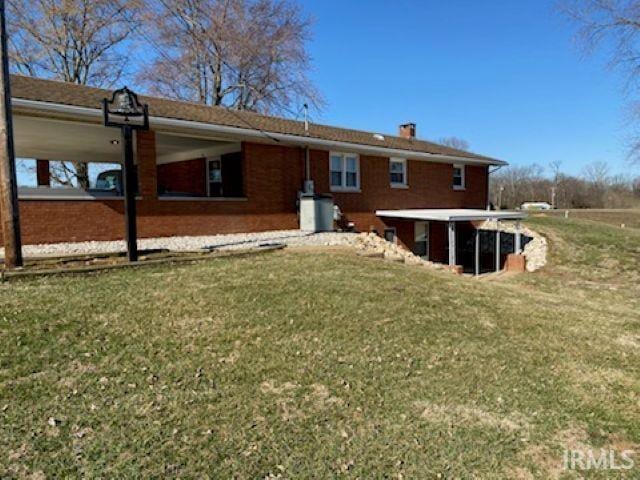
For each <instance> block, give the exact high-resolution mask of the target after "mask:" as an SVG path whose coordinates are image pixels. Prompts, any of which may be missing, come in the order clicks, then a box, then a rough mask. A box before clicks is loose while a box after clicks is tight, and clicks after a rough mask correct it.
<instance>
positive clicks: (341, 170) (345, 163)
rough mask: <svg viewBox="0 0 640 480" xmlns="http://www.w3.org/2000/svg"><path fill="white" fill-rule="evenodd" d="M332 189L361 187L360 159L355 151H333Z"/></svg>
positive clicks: (331, 160)
mask: <svg viewBox="0 0 640 480" xmlns="http://www.w3.org/2000/svg"><path fill="white" fill-rule="evenodd" d="M329 169H330V182H331V190H333V191H347V192H348V191H358V190H359V189H360V159H359V158H358V155H356V154H353V153H338V152H332V153H331V155H330V159H329Z"/></svg>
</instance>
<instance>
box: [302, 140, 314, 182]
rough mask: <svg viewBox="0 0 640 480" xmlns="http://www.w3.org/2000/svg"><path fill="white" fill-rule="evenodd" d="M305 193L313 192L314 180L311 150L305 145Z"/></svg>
mask: <svg viewBox="0 0 640 480" xmlns="http://www.w3.org/2000/svg"><path fill="white" fill-rule="evenodd" d="M304 193H313V180H311V152H310V150H309V147H308V146H306V147H304Z"/></svg>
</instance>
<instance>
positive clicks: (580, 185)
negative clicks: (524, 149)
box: [489, 162, 640, 208]
mask: <svg viewBox="0 0 640 480" xmlns="http://www.w3.org/2000/svg"><path fill="white" fill-rule="evenodd" d="M551 170H552V174H551V175H545V174H544V169H543V168H542V167H541V166H540V165H529V166H520V167H519V166H510V167H506V168H503V169H500V170H498V171H497V172H494V173H492V174H491V177H490V178H491V180H490V197H489V198H490V201H491V203H492V204H493V205H494V206H496V207H500V208H517V207H519V206H520V205H522V203H524V202H548V203H549V204H551V205H553V206H554V207H555V208H633V207H640V176H637V177H635V178H633V177H627V176H624V175H611V174H610V173H609V168H608V166H607V164H606V163H604V162H594V163H591V164H589V165H587V166H586V167H585V168H584V169H583V171H582V173H581V174H580V175H577V176H576V175H569V174H566V173H563V172H562V171H561V169H560V165H559V164H558V163H554V164H552V165H551Z"/></svg>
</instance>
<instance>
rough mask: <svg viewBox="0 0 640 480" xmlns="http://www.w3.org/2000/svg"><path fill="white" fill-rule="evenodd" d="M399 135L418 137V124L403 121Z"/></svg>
mask: <svg viewBox="0 0 640 480" xmlns="http://www.w3.org/2000/svg"><path fill="white" fill-rule="evenodd" d="M399 135H400V136H401V137H402V138H416V124H415V123H403V124H402V125H400V133H399Z"/></svg>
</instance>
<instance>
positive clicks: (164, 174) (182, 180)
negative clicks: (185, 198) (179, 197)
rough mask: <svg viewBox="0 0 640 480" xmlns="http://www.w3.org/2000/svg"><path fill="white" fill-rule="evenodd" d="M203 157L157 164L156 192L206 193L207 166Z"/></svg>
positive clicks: (200, 194) (201, 194)
mask: <svg viewBox="0 0 640 480" xmlns="http://www.w3.org/2000/svg"><path fill="white" fill-rule="evenodd" d="M205 162H206V160H205V159H204V158H196V159H194V160H185V161H183V162H173V163H164V164H161V165H158V192H159V193H163V192H174V193H178V192H179V193H190V194H192V195H194V196H201V197H204V196H206V195H207V183H206V181H207V178H206V176H207V166H206V163H205Z"/></svg>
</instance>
